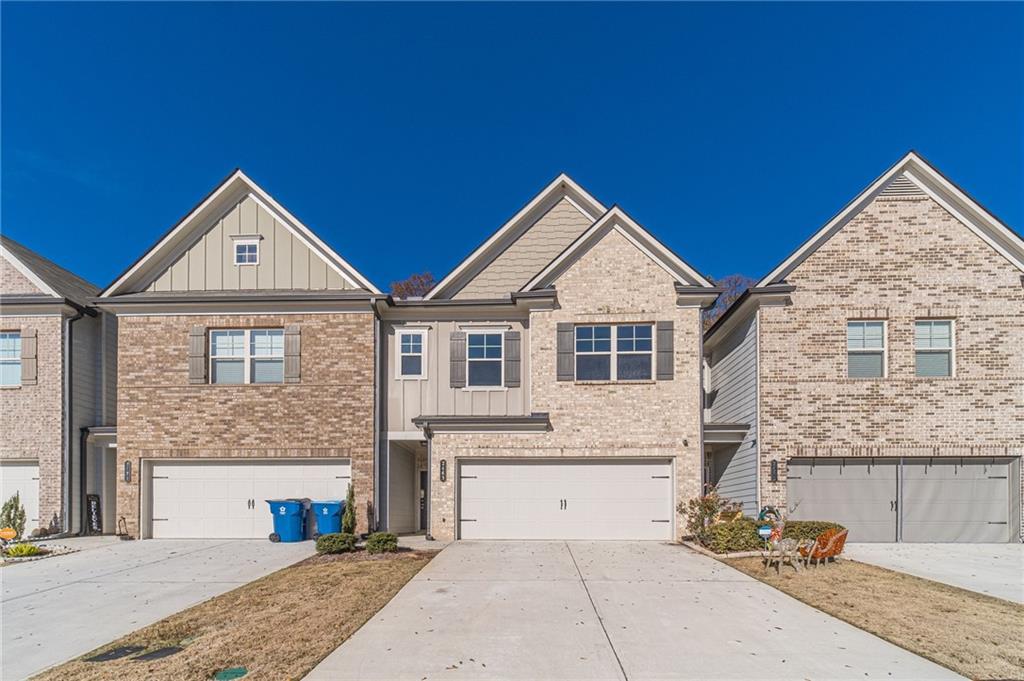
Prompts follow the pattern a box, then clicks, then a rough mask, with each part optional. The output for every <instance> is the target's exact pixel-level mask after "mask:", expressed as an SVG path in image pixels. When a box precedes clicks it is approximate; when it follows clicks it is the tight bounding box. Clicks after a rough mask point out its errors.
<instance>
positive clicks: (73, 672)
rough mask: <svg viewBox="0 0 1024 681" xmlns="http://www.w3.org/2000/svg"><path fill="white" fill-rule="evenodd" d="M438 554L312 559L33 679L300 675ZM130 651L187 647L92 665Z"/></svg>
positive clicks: (362, 553)
mask: <svg viewBox="0 0 1024 681" xmlns="http://www.w3.org/2000/svg"><path fill="white" fill-rule="evenodd" d="M435 554H436V552H434V551H410V550H405V551H400V552H398V553H393V554H377V555H369V554H367V553H366V552H365V551H356V552H354V553H349V554H338V555H332V556H314V557H311V558H308V559H306V560H304V561H302V562H300V563H297V564H295V565H293V566H291V567H287V568H284V569H283V570H278V571H277V572H275V573H273V574H270V575H267V576H266V577H264V578H262V579H259V580H257V581H255V582H252V583H250V584H246V585H245V586H243V587H240V588H238V589H235V590H234V591H230V592H228V593H226V594H221V595H220V596H217V597H215V598H211V599H210V600H208V601H206V602H204V603H200V604H199V605H196V606H193V607H191V608H189V609H188V610H184V611H182V612H179V613H177V614H175V615H171V616H170V617H168V618H166V619H164V620H161V621H160V622H157V623H155V624H152V625H150V626H148V627H145V628H143V629H139V630H138V631H136V632H133V633H131V634H129V635H127V636H124V637H122V638H120V639H118V640H117V641H112V642H111V643H109V644H108V645H105V646H103V647H102V648H98V649H96V650H94V651H92V652H90V653H88V654H86V655H83V656H82V657H81V658H78V659H77V660H72V661H71V662H67V663H65V664H63V665H60V666H59V667H55V668H53V669H50V670H48V671H47V672H44V673H43V674H41V675H39V676H37V677H34V678H36V679H47V680H50V681H57V680H58V679H59V680H61V681H64V680H68V679H71V680H75V681H81V680H85V679H94V680H96V681H99V680H103V681H106V680H114V681H117V680H127V679H133V680H134V679H155V680H160V679H166V680H167V681H171V680H174V681H178V680H185V679H196V680H200V679H202V680H208V679H212V678H213V676H214V674H216V673H217V672H219V671H222V670H226V669H230V668H234V667H245V668H246V669H247V670H248V673H247V674H246V675H245V676H244V679H245V680H246V681H249V680H250V679H273V680H275V681H276V680H278V679H301V678H302V677H303V676H305V675H306V674H307V673H308V672H309V671H310V670H311V669H312V668H313V667H314V666H316V664H317V663H318V662H320V660H322V659H323V658H324V657H326V656H327V655H328V654H329V653H331V652H332V651H333V650H334V649H335V648H337V647H338V646H339V645H341V644H342V643H343V642H344V641H345V640H346V639H347V638H348V637H349V636H351V635H352V634H353V633H355V632H356V631H357V630H358V629H359V628H360V627H361V626H363V624H364V623H365V622H366V621H367V620H369V619H370V618H371V617H373V615H374V614H376V612H377V611H378V610H380V609H381V608H382V607H384V605H386V604H387V602H388V601H390V600H391V598H392V597H393V596H394V595H395V594H396V593H397V592H398V590H399V589H401V588H402V586H404V585H405V583H406V582H408V581H409V580H410V579H412V577H413V576H414V575H415V574H416V573H417V572H419V571H420V569H421V568H422V567H423V566H424V565H426V564H427V563H428V562H429V561H430V559H431V558H432V557H433V556H434V555H435ZM124 646H138V647H141V648H142V649H143V650H144V651H146V652H153V651H156V650H159V649H161V648H171V647H181V648H182V650H181V652H176V653H173V654H170V655H168V656H167V657H161V658H158V659H150V660H141V661H140V660H135V659H133V658H135V657H137V656H138V655H143V654H145V653H143V652H140V653H138V655H135V654H133V655H131V656H129V657H122V658H119V659H116V660H112V661H108V662H86V661H85V658H88V657H92V656H95V655H98V654H101V653H104V652H106V651H109V650H111V649H113V648H118V647H124Z"/></svg>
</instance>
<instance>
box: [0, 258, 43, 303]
mask: <svg viewBox="0 0 1024 681" xmlns="http://www.w3.org/2000/svg"><path fill="white" fill-rule="evenodd" d="M0 291H3V292H4V293H5V294H7V295H10V294H33V295H43V292H42V291H40V290H39V287H38V286H36V285H35V284H33V283H32V282H31V281H29V280H28V277H26V276H25V275H24V274H22V273H21V272H19V271H18V270H16V269H15V268H14V265H12V264H11V263H9V262H8V261H7V258H0Z"/></svg>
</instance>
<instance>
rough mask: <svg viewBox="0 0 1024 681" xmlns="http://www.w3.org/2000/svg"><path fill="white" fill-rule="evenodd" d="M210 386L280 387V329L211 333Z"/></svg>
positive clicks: (217, 330)
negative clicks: (211, 384)
mask: <svg viewBox="0 0 1024 681" xmlns="http://www.w3.org/2000/svg"><path fill="white" fill-rule="evenodd" d="M210 383H216V384H220V385H241V384H243V383H284V329H215V330H211V331H210Z"/></svg>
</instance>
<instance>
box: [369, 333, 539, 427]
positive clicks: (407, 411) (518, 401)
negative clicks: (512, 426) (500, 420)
mask: <svg viewBox="0 0 1024 681" xmlns="http://www.w3.org/2000/svg"><path fill="white" fill-rule="evenodd" d="M473 324H477V322H474V323H473ZM479 324H481V325H482V324H483V322H479ZM494 324H495V326H496V327H507V328H508V330H510V331H519V332H520V334H521V338H522V346H521V349H522V351H521V353H520V354H521V356H522V359H521V361H522V366H521V371H520V373H521V376H522V382H521V384H520V386H519V387H518V388H504V387H501V388H495V389H493V390H484V389H480V388H475V389H472V388H469V389H462V388H452V387H451V384H450V381H449V343H448V341H449V336H450V335H451V332H452V331H457V330H460V329H461V330H466V331H469V330H470V326H468V324H467V323H466V322H454V321H441V322H437V321H434V322H430V323H429V325H427V324H408V325H405V326H403V325H400V324H393V325H388V326H387V327H386V334H387V351H386V352H385V354H384V357H383V358H382V359H383V361H384V364H385V365H386V367H387V371H386V374H385V375H386V376H387V383H386V386H385V390H386V391H387V405H388V411H387V421H388V422H387V429H388V430H389V431H413V430H416V427H415V426H414V425H413V424H412V419H414V418H416V417H417V416H428V415H429V416H437V415H444V416H514V415H522V414H527V413H529V405H528V404H527V396H528V395H529V394H530V392H529V391H530V386H529V383H530V368H529V367H530V357H529V347H530V345H529V343H530V336H529V328H528V327H526V326H524V324H523V323H522V322H521V321H511V322H510V321H495V322H494ZM399 329H408V330H424V329H425V330H426V334H427V347H426V349H425V361H426V364H427V366H426V378H422V379H396V373H397V368H396V366H395V342H396V338H397V336H396V333H395V332H396V330H399Z"/></svg>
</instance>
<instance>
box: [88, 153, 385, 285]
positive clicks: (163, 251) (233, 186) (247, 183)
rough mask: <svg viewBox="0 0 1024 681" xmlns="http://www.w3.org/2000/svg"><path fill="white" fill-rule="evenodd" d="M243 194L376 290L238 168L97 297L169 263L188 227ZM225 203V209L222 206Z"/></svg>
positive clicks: (212, 218)
mask: <svg viewBox="0 0 1024 681" xmlns="http://www.w3.org/2000/svg"><path fill="white" fill-rule="evenodd" d="M247 197H251V198H252V199H253V201H255V202H256V204H257V205H258V206H260V207H261V208H262V209H263V210H265V211H267V213H269V214H270V216H271V217H272V218H273V219H274V220H276V221H277V222H279V223H280V224H281V225H283V226H284V227H285V228H286V229H287V230H288V231H289V232H291V233H292V234H293V235H294V236H295V237H296V238H297V239H298V240H299V241H300V242H301V243H302V244H303V245H305V246H306V247H307V248H309V249H310V250H311V251H313V252H314V253H316V254H317V255H318V256H320V258H321V259H323V260H324V262H326V263H327V265H328V266H329V267H331V269H333V270H334V271H335V272H337V273H338V274H339V275H340V276H341V277H342V278H343V279H345V280H346V281H348V282H349V283H350V284H351V285H352V286H354V287H355V288H363V289H366V290H368V291H370V292H372V293H378V294H379V293H380V290H379V289H377V287H376V286H374V285H373V283H371V282H370V280H369V279H367V278H366V277H364V276H363V275H362V274H360V273H359V272H358V271H357V270H356V269H355V268H353V267H352V266H351V265H350V264H349V263H348V262H347V261H346V260H345V259H344V258H342V257H341V256H340V255H338V254H337V253H336V252H335V251H334V250H333V249H331V247H330V246H328V245H327V244H326V243H324V242H323V241H322V240H321V239H320V238H319V237H317V236H316V234H315V233H313V231H312V230H311V229H309V227H307V226H306V225H304V224H302V222H300V221H299V220H298V218H296V217H295V216H294V215H292V214H291V213H289V212H288V211H287V210H286V209H285V208H284V206H282V205H281V204H279V203H278V202H277V201H275V200H274V198H273V197H272V196H270V194H268V193H267V192H266V191H264V190H263V188H262V187H260V186H259V185H257V184H256V183H255V182H253V181H252V180H251V179H250V178H249V177H248V176H247V175H246V174H245V173H243V172H242V171H241V170H236V171H235V172H233V173H232V174H231V175H230V176H229V177H228V178H227V179H226V180H224V181H223V182H222V183H221V184H220V186H218V187H217V188H216V189H215V190H214V191H213V192H212V193H211V194H210V195H209V196H208V197H206V199H204V200H203V201H201V202H200V203H199V205H198V206H196V207H195V208H194V209H193V210H192V211H191V212H190V213H189V214H188V215H186V216H185V217H184V218H183V219H182V220H181V221H180V222H178V224H177V225H175V227H174V228H173V229H171V231H169V232H168V233H167V234H165V235H164V236H163V237H162V238H161V239H160V240H159V241H158V242H157V243H156V245H154V246H153V247H152V248H150V249H149V251H147V252H146V254H145V255H144V256H143V257H142V258H140V259H139V261H138V262H136V263H135V264H134V265H132V266H131V267H130V268H129V269H128V270H127V271H126V272H125V273H124V274H122V275H121V276H120V277H118V279H117V280H116V281H115V282H114V283H112V284H111V285H110V286H108V287H107V288H106V289H105V290H104V291H103V292H102V293H101V294H100V297H101V298H109V297H111V296H115V295H118V294H119V293H125V292H126V290H125V289H127V288H128V287H129V285H136V284H138V282H139V281H140V280H143V281H145V274H146V273H147V272H148V271H150V270H157V271H162V269H163V267H161V265H164V266H166V265H169V264H170V263H169V262H167V260H168V259H169V258H173V257H176V256H177V255H179V254H180V253H179V251H180V247H181V245H182V244H183V243H185V242H187V241H188V236H189V234H190V233H191V231H192V230H194V229H196V228H197V227H199V226H202V225H204V224H207V223H209V224H212V223H213V222H216V220H217V219H219V217H222V216H223V215H225V214H227V213H228V212H229V211H230V210H231V209H232V208H234V206H236V205H237V204H238V203H240V202H241V201H243V200H245V199H246V198H247ZM224 206H227V207H226V208H225V209H222V207H224Z"/></svg>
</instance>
